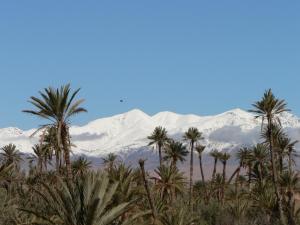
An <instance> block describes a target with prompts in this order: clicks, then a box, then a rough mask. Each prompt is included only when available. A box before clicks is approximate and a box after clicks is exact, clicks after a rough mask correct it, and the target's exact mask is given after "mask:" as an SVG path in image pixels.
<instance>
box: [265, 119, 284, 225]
mask: <svg viewBox="0 0 300 225" xmlns="http://www.w3.org/2000/svg"><path fill="white" fill-rule="evenodd" d="M268 128H269V129H268V136H269V145H270V146H269V147H270V154H271V164H272V178H273V184H274V189H275V195H276V199H277V204H278V210H279V216H280V222H281V224H282V225H285V224H286V222H285V218H284V213H283V207H282V201H281V195H280V193H279V185H278V177H277V170H276V162H275V156H274V152H273V136H272V119H271V117H268Z"/></svg>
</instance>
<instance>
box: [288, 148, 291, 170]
mask: <svg viewBox="0 0 300 225" xmlns="http://www.w3.org/2000/svg"><path fill="white" fill-rule="evenodd" d="M288 157H289V159H288V160H289V162H288V163H289V173H290V174H292V155H291V152H289V154H288Z"/></svg>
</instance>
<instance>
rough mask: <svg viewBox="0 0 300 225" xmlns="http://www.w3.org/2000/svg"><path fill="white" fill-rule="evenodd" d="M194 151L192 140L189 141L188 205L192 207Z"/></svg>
mask: <svg viewBox="0 0 300 225" xmlns="http://www.w3.org/2000/svg"><path fill="white" fill-rule="evenodd" d="M193 151H194V142H193V141H191V160H190V190H189V205H190V207H193V204H192V195H193V169H194V165H193V163H194V160H193V155H194V154H193V153H194V152H193Z"/></svg>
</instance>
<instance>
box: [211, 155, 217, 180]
mask: <svg viewBox="0 0 300 225" xmlns="http://www.w3.org/2000/svg"><path fill="white" fill-rule="evenodd" d="M217 162H218V159H217V158H216V157H215V161H214V170H213V173H212V178H211V179H212V180H214V179H215V177H216V172H217Z"/></svg>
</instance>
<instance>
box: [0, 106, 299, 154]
mask: <svg viewBox="0 0 300 225" xmlns="http://www.w3.org/2000/svg"><path fill="white" fill-rule="evenodd" d="M281 121H282V125H283V127H284V129H286V130H287V132H288V133H289V135H290V136H291V137H292V138H293V139H295V140H297V139H298V138H299V137H300V122H299V119H298V118H297V117H296V116H294V115H292V114H290V113H284V114H282V115H281ZM156 126H163V127H166V129H167V130H168V133H169V135H170V136H172V137H173V138H177V139H181V137H182V134H183V132H185V131H186V130H187V129H188V128H189V127H192V126H193V127H197V128H198V129H199V130H200V131H201V132H203V134H204V136H205V141H204V143H203V144H205V145H207V151H209V150H210V149H214V148H216V149H219V150H229V151H230V150H233V149H235V148H237V147H239V146H241V145H252V144H255V143H257V142H258V141H259V138H260V134H259V133H260V129H261V120H259V119H255V117H254V115H253V114H251V113H248V112H246V111H243V110H241V109H234V110H230V111H227V112H224V113H222V114H219V115H214V116H197V115H192V114H190V115H180V114H176V113H173V112H160V113H157V114H155V115H154V116H149V115H147V114H145V113H144V112H142V111H140V110H138V109H134V110H131V111H129V112H126V113H124V114H119V115H115V116H112V117H108V118H101V119H98V120H95V121H92V122H90V123H88V124H86V125H85V126H73V127H71V129H70V131H71V135H72V141H73V143H74V144H75V145H76V147H75V148H74V149H73V152H74V153H75V154H86V155H89V156H99V155H105V154H107V153H109V152H115V153H118V154H123V155H131V154H133V153H134V154H137V153H138V152H140V151H141V150H149V149H151V148H150V147H148V146H147V144H148V140H147V136H148V135H149V134H150V133H151V132H152V131H153V129H154V128H155V127H156ZM33 131H34V130H29V131H22V130H20V129H18V128H12V127H9V128H3V129H0V146H3V145H5V144H8V143H14V144H16V145H17V147H18V148H19V149H20V150H21V151H23V152H31V146H32V145H33V144H34V143H36V142H37V141H38V137H33V138H30V135H31V134H32V133H33Z"/></svg>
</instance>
